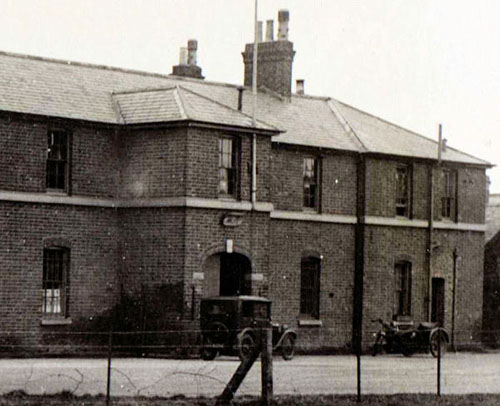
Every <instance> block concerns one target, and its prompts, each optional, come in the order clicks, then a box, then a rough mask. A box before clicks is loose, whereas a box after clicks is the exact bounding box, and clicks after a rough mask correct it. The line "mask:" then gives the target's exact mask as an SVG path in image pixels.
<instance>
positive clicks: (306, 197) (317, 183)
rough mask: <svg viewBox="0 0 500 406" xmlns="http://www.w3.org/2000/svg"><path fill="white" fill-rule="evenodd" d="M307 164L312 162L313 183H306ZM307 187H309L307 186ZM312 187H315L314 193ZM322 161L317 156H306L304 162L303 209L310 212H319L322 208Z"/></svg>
mask: <svg viewBox="0 0 500 406" xmlns="http://www.w3.org/2000/svg"><path fill="white" fill-rule="evenodd" d="M307 162H312V163H313V165H314V168H313V169H312V171H309V172H312V175H313V177H312V180H313V182H309V183H306V179H311V178H310V177H307V172H308V168H307ZM306 185H307V186H306ZM311 186H314V191H313V192H312V193H311ZM320 198H321V159H320V158H319V157H315V156H306V157H304V158H303V160H302V208H303V210H310V211H315V212H319V211H320V207H321V201H320Z"/></svg>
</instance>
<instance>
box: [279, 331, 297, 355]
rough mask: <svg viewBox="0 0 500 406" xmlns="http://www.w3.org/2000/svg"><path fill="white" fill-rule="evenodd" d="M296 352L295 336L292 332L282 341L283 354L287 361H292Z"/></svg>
mask: <svg viewBox="0 0 500 406" xmlns="http://www.w3.org/2000/svg"><path fill="white" fill-rule="evenodd" d="M294 352H295V338H294V337H293V336H292V335H291V334H287V335H286V336H285V337H283V342H282V343H281V356H282V357H283V359H284V360H285V361H290V360H291V359H292V358H293V354H294Z"/></svg>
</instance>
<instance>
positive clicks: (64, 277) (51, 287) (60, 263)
mask: <svg viewBox="0 0 500 406" xmlns="http://www.w3.org/2000/svg"><path fill="white" fill-rule="evenodd" d="M68 276H69V249H67V248H62V247H51V248H46V249H44V250H43V307H42V312H43V314H44V316H56V317H66V316H67V310H68V309H67V299H68V297H67V296H68V295H67V290H68Z"/></svg>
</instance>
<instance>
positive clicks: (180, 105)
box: [174, 85, 189, 120]
mask: <svg viewBox="0 0 500 406" xmlns="http://www.w3.org/2000/svg"><path fill="white" fill-rule="evenodd" d="M174 100H175V103H176V104H177V107H178V108H179V113H181V117H182V118H183V119H184V120H186V119H188V118H189V117H188V114H187V113H186V105H185V103H184V100H183V99H182V94H181V92H179V85H176V86H175V91H174Z"/></svg>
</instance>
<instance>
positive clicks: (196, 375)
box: [0, 329, 500, 399]
mask: <svg viewBox="0 0 500 406" xmlns="http://www.w3.org/2000/svg"><path fill="white" fill-rule="evenodd" d="M380 331H381V330H375V329H373V331H370V332H366V334H365V336H364V337H365V339H364V340H363V343H362V344H363V345H362V350H363V351H362V352H361V353H358V354H353V353H352V352H349V351H345V348H346V345H345V341H344V340H342V341H331V342H329V347H331V349H327V350H324V351H322V353H321V355H311V354H310V353H309V350H310V349H311V348H312V347H311V346H310V345H309V344H308V343H307V342H304V340H302V341H301V337H300V335H299V339H298V341H297V348H296V352H295V356H294V357H293V359H292V360H291V361H285V360H284V359H282V358H281V357H280V355H281V349H280V348H275V350H274V360H273V361H272V369H273V380H274V382H273V387H274V392H275V393H276V394H300V395H306V394H337V393H338V394H357V396H358V398H359V399H361V398H362V396H363V395H364V394H394V393H433V394H436V396H439V395H441V394H451V393H453V394H461V393H478V392H479V393H495V392H497V393H500V387H499V386H498V377H499V376H500V350H498V348H499V345H500V343H499V338H500V331H499V330H490V331H477V332H474V333H473V334H471V333H470V332H466V331H457V332H455V337H454V342H453V347H454V348H452V343H451V338H450V337H449V336H448V337H445V336H439V337H438V339H439V340H441V339H442V340H443V341H444V343H443V344H444V345H443V346H441V345H439V344H442V343H441V342H438V343H437V344H438V345H437V346H435V349H436V351H437V353H436V354H434V355H436V356H435V357H434V356H433V355H432V353H431V346H430V343H429V341H428V338H427V339H425V337H424V338H423V340H422V341H421V342H420V341H419V342H418V345H415V346H414V347H412V348H411V350H410V351H406V352H405V351H404V349H403V348H399V347H397V346H396V347H394V348H389V347H388V346H387V342H385V343H382V344H383V345H382V346H381V348H379V351H378V352H377V354H376V356H373V355H372V350H373V346H374V344H375V343H376V340H377V333H379V332H380ZM206 333H207V331H205V332H204V334H206ZM215 333H220V331H215ZM232 333H235V332H232V331H227V332H225V334H229V335H231V334H232ZM299 334H300V333H299ZM332 334H333V331H332ZM426 340H427V341H426ZM256 342H258V341H256ZM226 344H227V346H226V347H225V350H223V349H222V347H216V346H215V347H214V348H216V351H219V352H224V353H227V354H230V353H231V352H232V355H220V354H219V355H218V356H217V357H216V358H215V359H214V360H210V361H208V360H203V359H200V353H201V352H202V350H203V348H206V346H207V343H206V341H204V340H203V335H202V332H201V331H200V330H196V329H190V330H182V331H179V330H163V331H139V332H116V331H104V332H92V333H89V332H67V331H55V332H54V331H51V332H48V333H44V334H43V335H39V334H36V333H33V332H17V333H2V334H0V393H3V394H5V393H8V392H12V391H25V392H27V393H31V394H49V393H58V392H63V391H66V392H71V393H73V394H76V395H83V394H91V395H95V394H108V396H109V397H110V399H112V398H113V397H119V396H165V397H168V396H172V395H185V396H207V397H216V396H219V395H220V394H221V393H222V392H223V390H224V388H225V386H226V384H227V383H228V382H229V381H230V380H231V377H232V376H233V374H234V372H235V371H236V369H237V368H238V366H239V365H240V361H239V359H238V358H237V356H236V355H237V354H238V353H239V349H238V343H237V341H235V339H232V341H231V342H230V343H226ZM420 344H421V345H420ZM336 348H337V349H338V348H342V349H344V350H342V351H340V355H339V351H338V350H335V349H336ZM461 348H465V349H467V351H456V350H459V349H461ZM471 349H474V351H471ZM231 350H232V351H231ZM334 353H335V355H334ZM260 366H261V362H260V361H257V364H256V366H254V367H253V368H252V369H251V370H250V372H249V374H248V375H247V376H246V378H245V379H244V381H243V384H242V386H241V387H240V389H239V390H238V393H237V395H245V394H247V395H260V391H261V375H260Z"/></svg>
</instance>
